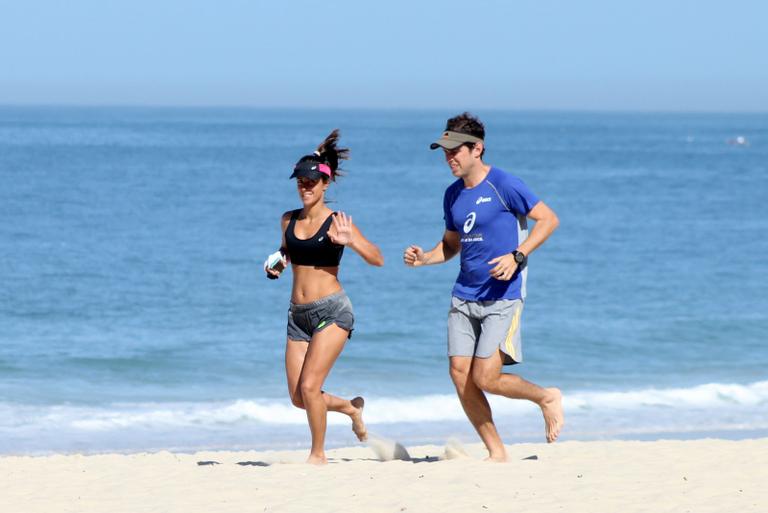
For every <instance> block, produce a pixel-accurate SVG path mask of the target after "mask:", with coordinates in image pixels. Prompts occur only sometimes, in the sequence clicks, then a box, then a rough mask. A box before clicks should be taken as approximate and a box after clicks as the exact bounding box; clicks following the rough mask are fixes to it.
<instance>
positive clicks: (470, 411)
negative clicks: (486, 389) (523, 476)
mask: <svg viewBox="0 0 768 513" xmlns="http://www.w3.org/2000/svg"><path fill="white" fill-rule="evenodd" d="M472 360H473V358H472V357H471V356H451V362H450V372H451V379H452V380H453V384H454V385H455V386H456V393H457V394H458V395H459V400H460V401H461V406H462V407H463V408H464V413H466V415H467V418H469V421H470V422H471V423H472V425H473V426H474V428H475V430H476V431H477V434H478V435H480V439H481V440H482V441H483V443H484V444H485V447H486V448H487V449H488V459H489V460H492V461H507V451H506V449H505V448H504V444H503V443H502V441H501V437H499V433H498V431H496V426H495V425H494V423H493V416H492V414H491V406H490V405H489V404H488V399H486V397H485V394H483V391H482V390H480V389H479V388H478V387H477V385H475V383H474V381H473V380H472V378H471V375H472Z"/></svg>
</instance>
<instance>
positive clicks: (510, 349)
mask: <svg viewBox="0 0 768 513" xmlns="http://www.w3.org/2000/svg"><path fill="white" fill-rule="evenodd" d="M522 311H523V309H522V308H518V309H517V311H516V312H515V316H514V317H512V323H511V324H510V325H509V331H507V339H506V340H505V341H504V347H506V348H507V354H508V355H509V356H511V357H512V359H515V360H516V359H517V355H516V354H515V346H513V345H512V337H514V336H515V333H517V328H518V327H519V326H520V312H522Z"/></svg>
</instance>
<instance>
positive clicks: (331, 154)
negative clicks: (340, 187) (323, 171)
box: [299, 128, 349, 181]
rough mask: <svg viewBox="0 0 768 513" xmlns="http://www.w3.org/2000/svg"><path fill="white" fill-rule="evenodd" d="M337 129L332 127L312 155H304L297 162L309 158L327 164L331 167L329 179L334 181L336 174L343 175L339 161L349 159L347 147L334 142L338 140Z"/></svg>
mask: <svg viewBox="0 0 768 513" xmlns="http://www.w3.org/2000/svg"><path fill="white" fill-rule="evenodd" d="M339 137H340V134H339V129H338V128H336V129H334V130H333V131H332V132H331V133H330V134H328V137H326V138H325V140H324V141H323V142H321V143H320V146H318V147H317V149H316V150H315V152H314V153H313V154H312V155H305V156H304V157H301V159H299V162H305V161H307V160H311V161H314V162H320V163H323V164H328V167H330V168H331V180H332V181H336V177H337V176H344V173H342V172H341V169H340V168H339V161H341V160H348V159H349V148H337V147H336V143H338V141H339Z"/></svg>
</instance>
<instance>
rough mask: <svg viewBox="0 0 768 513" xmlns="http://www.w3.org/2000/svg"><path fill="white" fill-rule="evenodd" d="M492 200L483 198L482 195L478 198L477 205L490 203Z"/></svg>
mask: <svg viewBox="0 0 768 513" xmlns="http://www.w3.org/2000/svg"><path fill="white" fill-rule="evenodd" d="M490 202H491V198H483V197H482V196H480V197H479V198H477V201H476V202H475V205H479V204H480V203H490Z"/></svg>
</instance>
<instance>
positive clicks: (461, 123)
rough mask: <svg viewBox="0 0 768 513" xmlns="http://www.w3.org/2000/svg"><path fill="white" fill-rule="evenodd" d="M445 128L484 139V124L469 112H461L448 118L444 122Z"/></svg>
mask: <svg viewBox="0 0 768 513" xmlns="http://www.w3.org/2000/svg"><path fill="white" fill-rule="evenodd" d="M445 129H446V130H449V131H451V132H460V133H462V134H469V135H473V136H475V137H477V138H479V139H485V126H484V125H483V123H482V122H481V121H480V120H479V119H477V117H476V116H473V115H472V114H470V113H469V112H464V113H461V114H459V115H458V116H454V117H452V118H451V119H449V120H448V121H447V122H446V124H445Z"/></svg>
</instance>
